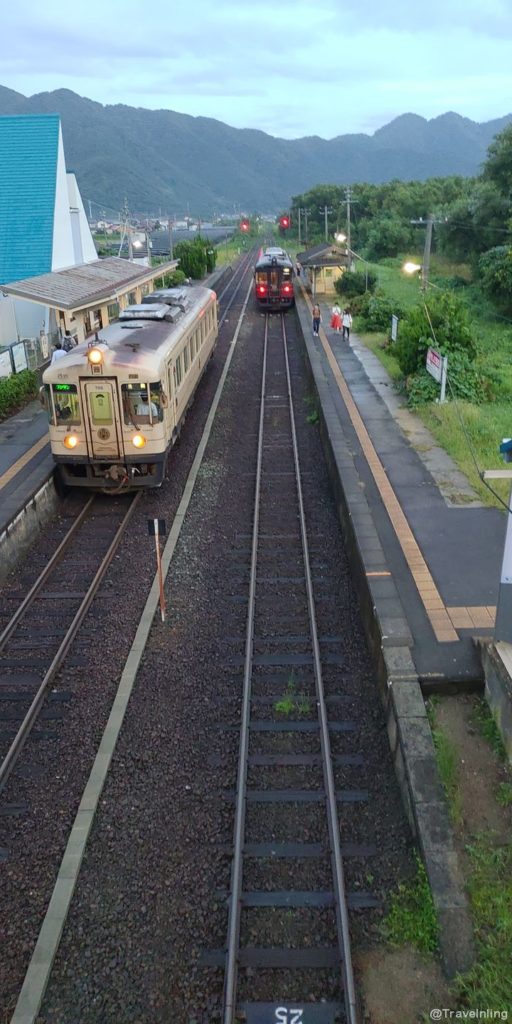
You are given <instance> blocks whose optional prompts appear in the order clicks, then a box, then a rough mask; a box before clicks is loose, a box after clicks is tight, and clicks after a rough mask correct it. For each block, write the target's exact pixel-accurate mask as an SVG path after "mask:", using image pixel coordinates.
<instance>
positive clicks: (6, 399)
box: [0, 370, 37, 419]
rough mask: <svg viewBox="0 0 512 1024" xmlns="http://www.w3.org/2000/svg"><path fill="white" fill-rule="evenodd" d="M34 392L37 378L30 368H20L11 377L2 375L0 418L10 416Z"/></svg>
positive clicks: (33, 395) (0, 383) (34, 394)
mask: <svg viewBox="0 0 512 1024" xmlns="http://www.w3.org/2000/svg"><path fill="white" fill-rule="evenodd" d="M36 394H37V379H36V375H35V373H34V372H33V371H32V370H22V372H21V373H15V374H13V376H12V377H4V378H3V379H2V380H0V418H2V419H3V418H4V417H5V416H10V415H11V413H13V412H16V410H17V409H20V408H21V406H22V405H24V404H25V402H28V401H29V400H30V399H31V398H35V396H36Z"/></svg>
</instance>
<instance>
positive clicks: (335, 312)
mask: <svg viewBox="0 0 512 1024" xmlns="http://www.w3.org/2000/svg"><path fill="white" fill-rule="evenodd" d="M331 327H332V329H333V331H337V332H338V334H339V333H340V332H341V309H340V307H339V306H338V303H337V302H335V303H334V306H333V307H332V309H331Z"/></svg>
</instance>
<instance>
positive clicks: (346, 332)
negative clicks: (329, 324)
mask: <svg viewBox="0 0 512 1024" xmlns="http://www.w3.org/2000/svg"><path fill="white" fill-rule="evenodd" d="M341 322H342V325H343V340H344V341H348V340H349V338H350V328H351V327H352V316H351V313H350V310H349V309H344V310H343V313H342V314H341Z"/></svg>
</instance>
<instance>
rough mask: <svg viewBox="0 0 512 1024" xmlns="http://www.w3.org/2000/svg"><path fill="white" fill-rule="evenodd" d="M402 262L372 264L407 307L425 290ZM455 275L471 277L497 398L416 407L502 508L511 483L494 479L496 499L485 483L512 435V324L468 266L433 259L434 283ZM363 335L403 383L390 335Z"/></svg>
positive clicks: (482, 357) (484, 369) (468, 294)
mask: <svg viewBox="0 0 512 1024" xmlns="http://www.w3.org/2000/svg"><path fill="white" fill-rule="evenodd" d="M416 261H417V262H419V263H421V258H420V257H416ZM401 262H402V261H399V260H387V261H384V263H381V264H370V265H369V266H370V267H371V269H372V270H373V271H375V273H376V274H377V277H378V287H379V288H381V289H382V291H383V292H384V294H385V295H386V297H388V298H395V299H396V301H397V303H400V305H401V306H403V307H404V308H406V309H407V308H410V307H411V306H413V305H415V304H416V303H417V302H418V300H419V298H420V293H419V288H418V282H417V280H411V279H410V278H408V277H407V276H406V275H405V274H404V273H403V272H402V271H401V269H400V268H401ZM454 278H458V279H459V280H467V282H468V284H467V286H466V287H464V290H463V294H464V297H465V299H466V301H467V304H468V307H469V311H470V315H471V318H472V327H473V332H474V335H475V337H476V339H477V344H478V355H477V360H476V366H477V369H478V370H479V371H480V372H481V373H482V375H483V376H484V377H486V378H487V379H488V380H489V381H490V383H491V388H492V394H493V399H494V400H493V401H489V402H486V403H484V404H482V405H475V404H473V403H469V402H462V401H460V400H457V401H448V402H446V403H444V404H443V405H434V404H429V405H424V406H421V407H420V408H418V409H417V410H416V412H417V414H418V415H419V417H420V419H421V420H422V421H423V423H424V424H425V426H426V427H428V429H429V430H430V431H431V433H432V434H433V435H434V437H435V438H436V440H437V441H438V443H439V444H440V445H441V447H442V448H444V449H445V451H447V452H448V454H449V455H450V456H451V457H452V458H453V460H454V461H455V462H456V463H457V465H458V466H459V467H460V469H461V470H462V471H463V473H464V474H465V475H466V476H467V478H468V480H469V481H470V483H471V485H472V486H473V488H474V490H475V491H476V492H477V494H478V495H479V497H480V499H481V500H482V501H483V502H484V503H485V504H487V505H494V506H496V507H498V508H502V507H503V505H502V504H501V502H500V500H499V499H500V498H501V501H505V502H506V501H507V499H508V494H509V490H510V482H507V481H490V486H491V487H492V488H493V490H494V491H495V492H496V494H497V495H498V498H496V497H495V495H493V494H492V491H491V490H490V488H489V487H488V486H487V485H486V484H484V483H483V481H482V479H481V475H480V474H481V473H482V472H483V471H484V470H486V469H502V468H503V463H502V461H501V457H500V454H499V450H498V449H499V445H500V443H501V440H502V439H503V438H504V437H510V435H511V434H512V415H511V412H510V409H511V405H510V403H511V399H512V323H511V322H509V321H508V320H506V319H505V318H503V317H500V316H499V315H498V314H497V312H496V310H495V309H494V308H493V306H492V305H491V304H490V303H489V302H488V301H487V300H485V299H483V298H482V296H481V294H480V292H479V291H478V289H477V288H476V286H475V285H472V284H471V280H470V271H469V268H468V267H467V265H465V264H453V263H450V262H449V261H447V260H443V259H441V258H439V257H435V258H433V260H432V271H431V280H432V283H433V284H436V283H439V286H441V287H442V285H443V282H444V283H445V284H446V285H447V286H448V287H450V283H451V282H453V279H454ZM457 291H459V289H457ZM399 329H400V328H399ZM360 336H361V338H362V340H363V342H364V343H365V344H366V345H367V346H368V348H370V349H371V351H372V352H374V353H375V355H376V356H377V358H378V359H379V360H380V361H381V363H382V365H383V366H384V367H385V369H386V370H387V372H388V373H389V375H390V376H391V378H392V379H393V380H394V381H395V382H396V383H398V382H399V381H400V379H401V377H402V373H401V370H400V367H399V365H398V362H397V360H396V358H395V357H394V355H393V349H392V346H389V345H387V343H386V336H385V335H383V334H364V333H363V334H361V335H360ZM475 463H476V465H475Z"/></svg>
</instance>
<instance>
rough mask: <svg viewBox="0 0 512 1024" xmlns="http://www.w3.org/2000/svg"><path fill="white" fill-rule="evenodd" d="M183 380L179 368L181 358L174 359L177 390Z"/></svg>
mask: <svg viewBox="0 0 512 1024" xmlns="http://www.w3.org/2000/svg"><path fill="white" fill-rule="evenodd" d="M182 378H183V371H182V368H181V356H177V357H176V387H177V388H179V386H180V384H181V381H182Z"/></svg>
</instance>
